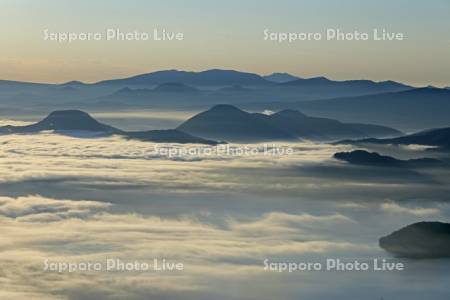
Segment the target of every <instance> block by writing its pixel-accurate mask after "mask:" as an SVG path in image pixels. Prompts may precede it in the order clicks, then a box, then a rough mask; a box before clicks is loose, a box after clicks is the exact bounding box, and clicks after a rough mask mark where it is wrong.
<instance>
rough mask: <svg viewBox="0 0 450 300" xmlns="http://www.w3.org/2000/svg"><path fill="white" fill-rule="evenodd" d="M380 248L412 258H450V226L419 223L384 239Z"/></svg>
mask: <svg viewBox="0 0 450 300" xmlns="http://www.w3.org/2000/svg"><path fill="white" fill-rule="evenodd" d="M379 244H380V247H381V248H383V249H385V250H386V251H389V252H391V253H393V254H395V255H398V256H403V257H411V258H441V257H450V224H449V223H441V222H419V223H414V224H411V225H408V226H406V227H403V228H402V229H400V230H398V231H395V232H393V233H391V234H390V235H388V236H385V237H382V238H380V240H379Z"/></svg>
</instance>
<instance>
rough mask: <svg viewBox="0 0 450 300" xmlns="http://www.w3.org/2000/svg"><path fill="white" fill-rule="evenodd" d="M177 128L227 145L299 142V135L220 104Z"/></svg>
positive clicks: (235, 108) (232, 107)
mask: <svg viewBox="0 0 450 300" xmlns="http://www.w3.org/2000/svg"><path fill="white" fill-rule="evenodd" d="M177 129H179V130H181V131H184V132H187V133H190V134H193V135H198V136H201V137H204V138H209V139H214V140H222V141H227V142H242V143H253V142H260V141H289V140H291V141H294V140H297V137H296V136H294V135H292V134H290V133H288V132H286V131H284V130H282V129H280V128H277V127H274V126H272V125H270V124H268V123H267V122H265V121H264V120H262V119H261V118H259V117H258V116H255V115H254V114H251V113H247V112H245V111H242V110H240V109H238V108H237V107H234V106H232V105H216V106H214V107H213V108H211V109H210V110H208V111H205V112H202V113H199V114H197V115H195V116H194V117H192V118H190V119H189V120H187V121H186V122H184V123H183V124H181V125H180V126H178V128H177Z"/></svg>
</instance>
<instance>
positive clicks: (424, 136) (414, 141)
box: [341, 127, 450, 149]
mask: <svg viewBox="0 0 450 300" xmlns="http://www.w3.org/2000/svg"><path fill="white" fill-rule="evenodd" d="M341 143H372V144H394V145H425V146H434V147H441V148H445V149H450V127H447V128H439V129H429V130H424V131H420V132H417V133H414V134H410V135H405V136H402V137H397V138H388V139H374V138H370V139H362V140H354V141H352V140H350V141H342V142H341Z"/></svg>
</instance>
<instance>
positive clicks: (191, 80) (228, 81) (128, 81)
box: [96, 69, 272, 86]
mask: <svg viewBox="0 0 450 300" xmlns="http://www.w3.org/2000/svg"><path fill="white" fill-rule="evenodd" d="M167 82H179V83H183V84H187V85H194V86H209V85H212V86H227V85H236V84H238V85H246V86H259V85H268V84H272V83H271V82H270V81H268V80H266V79H264V78H263V77H262V76H260V75H257V74H253V73H246V72H239V71H234V70H219V69H213V70H207V71H202V72H187V71H178V70H167V71H157V72H152V73H147V74H141V75H136V76H132V77H128V78H123V79H113V80H105V81H100V82H97V83H96V84H97V85H103V84H108V85H111V84H113V85H147V86H148V85H159V84H163V83H167Z"/></svg>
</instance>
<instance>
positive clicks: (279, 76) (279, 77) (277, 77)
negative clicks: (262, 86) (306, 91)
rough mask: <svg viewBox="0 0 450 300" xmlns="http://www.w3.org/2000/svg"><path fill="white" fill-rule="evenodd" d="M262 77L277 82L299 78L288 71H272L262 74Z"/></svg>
mask: <svg viewBox="0 0 450 300" xmlns="http://www.w3.org/2000/svg"><path fill="white" fill-rule="evenodd" d="M263 78H264V79H266V80H269V81H272V82H277V83H283V82H289V81H294V80H297V79H300V78H299V77H297V76H293V75H291V74H289V73H272V74H269V75H266V76H263Z"/></svg>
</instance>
